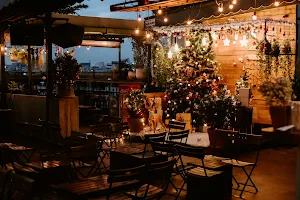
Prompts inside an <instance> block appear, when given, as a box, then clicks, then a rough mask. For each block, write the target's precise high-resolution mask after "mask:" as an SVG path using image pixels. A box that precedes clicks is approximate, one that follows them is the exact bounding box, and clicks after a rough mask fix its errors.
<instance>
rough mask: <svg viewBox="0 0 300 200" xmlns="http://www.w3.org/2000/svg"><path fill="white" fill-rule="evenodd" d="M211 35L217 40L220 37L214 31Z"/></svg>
mask: <svg viewBox="0 0 300 200" xmlns="http://www.w3.org/2000/svg"><path fill="white" fill-rule="evenodd" d="M211 37H212V39H213V40H217V39H218V35H217V34H216V32H213V33H212V34H211Z"/></svg>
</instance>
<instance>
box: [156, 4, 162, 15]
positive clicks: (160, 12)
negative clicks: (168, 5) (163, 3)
mask: <svg viewBox="0 0 300 200" xmlns="http://www.w3.org/2000/svg"><path fill="white" fill-rule="evenodd" d="M157 14H159V15H161V14H162V9H161V7H160V6H159V9H158V11H157Z"/></svg>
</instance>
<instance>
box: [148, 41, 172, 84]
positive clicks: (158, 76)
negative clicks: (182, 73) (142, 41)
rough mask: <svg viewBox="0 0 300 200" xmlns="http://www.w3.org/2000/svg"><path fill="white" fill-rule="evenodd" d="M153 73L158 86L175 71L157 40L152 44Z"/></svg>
mask: <svg viewBox="0 0 300 200" xmlns="http://www.w3.org/2000/svg"><path fill="white" fill-rule="evenodd" d="M152 58H153V59H152V60H153V75H154V80H155V82H158V84H159V85H160V86H163V85H166V84H167V82H168V80H170V79H171V77H172V76H173V74H174V73H175V69H174V66H173V63H172V61H171V60H170V59H168V55H167V52H166V51H165V49H164V48H163V46H162V45H161V44H160V43H159V42H154V43H153V44H152Z"/></svg>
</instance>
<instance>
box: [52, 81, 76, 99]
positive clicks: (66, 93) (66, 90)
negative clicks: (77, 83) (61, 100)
mask: <svg viewBox="0 0 300 200" xmlns="http://www.w3.org/2000/svg"><path fill="white" fill-rule="evenodd" d="M56 94H57V97H75V93H74V85H73V84H69V85H59V86H57V90H56Z"/></svg>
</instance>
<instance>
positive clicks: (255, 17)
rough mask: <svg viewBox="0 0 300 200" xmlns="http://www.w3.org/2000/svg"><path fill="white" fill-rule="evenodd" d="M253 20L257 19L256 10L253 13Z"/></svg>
mask: <svg viewBox="0 0 300 200" xmlns="http://www.w3.org/2000/svg"><path fill="white" fill-rule="evenodd" d="M252 20H254V21H255V20H257V15H256V12H254V13H253V15H252Z"/></svg>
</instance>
